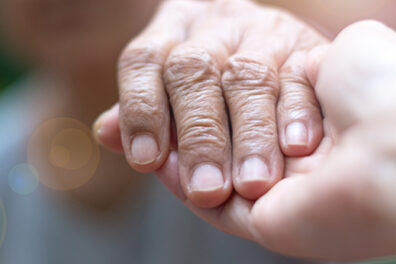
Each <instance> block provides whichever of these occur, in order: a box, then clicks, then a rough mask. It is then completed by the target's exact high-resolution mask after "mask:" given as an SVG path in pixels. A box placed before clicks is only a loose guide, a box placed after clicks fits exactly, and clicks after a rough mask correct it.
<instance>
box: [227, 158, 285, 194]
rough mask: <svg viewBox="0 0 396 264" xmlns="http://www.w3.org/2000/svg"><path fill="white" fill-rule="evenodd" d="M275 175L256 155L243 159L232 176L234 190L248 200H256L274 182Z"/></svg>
mask: <svg viewBox="0 0 396 264" xmlns="http://www.w3.org/2000/svg"><path fill="white" fill-rule="evenodd" d="M276 178H277V177H272V175H271V173H270V171H269V166H268V165H267V164H266V163H265V162H264V161H263V160H262V159H261V158H258V157H251V158H249V159H247V160H245V161H244V162H243V164H242V166H241V168H240V169H239V173H238V175H236V176H235V177H234V187H235V189H236V191H237V192H238V193H239V194H240V195H241V196H242V197H244V198H246V199H248V200H256V199H258V198H260V197H261V196H262V195H264V194H265V193H266V192H267V191H268V190H269V189H271V187H272V186H273V185H274V184H275V181H276Z"/></svg>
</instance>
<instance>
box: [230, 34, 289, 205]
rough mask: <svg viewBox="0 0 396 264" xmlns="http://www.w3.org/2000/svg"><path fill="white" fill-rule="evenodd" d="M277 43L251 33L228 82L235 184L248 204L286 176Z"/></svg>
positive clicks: (232, 61) (235, 58)
mask: <svg viewBox="0 0 396 264" xmlns="http://www.w3.org/2000/svg"><path fill="white" fill-rule="evenodd" d="M274 42H276V43H278V42H279V41H275V40H274V39H267V40H263V39H262V38H258V37H257V34H255V35H254V36H248V35H247V34H246V35H245V38H244V41H243V43H241V46H240V47H239V50H238V51H237V52H236V54H235V55H233V56H232V57H231V58H230V59H229V60H228V62H227V63H226V66H225V68H224V73H223V77H222V85H223V89H224V94H225V98H226V101H227V105H228V108H229V112H230V119H231V122H232V131H233V139H232V142H233V183H234V187H235V189H236V190H237V192H238V193H239V194H240V195H241V196H242V197H245V198H247V199H257V198H258V197H260V196H261V195H263V194H264V193H265V192H267V191H268V190H269V189H270V188H271V187H272V186H273V185H274V184H275V183H276V182H277V181H279V180H280V179H281V178H282V175H283V155H282V153H281V151H280V149H279V144H278V134H277V124H276V111H275V109H276V107H275V105H276V102H277V99H278V93H279V85H278V63H279V61H280V59H279V58H277V56H278V53H277V52H276V50H275V49H273V48H272V47H274V45H271V43H274ZM258 43H259V44H258ZM263 47H264V48H263ZM276 48H278V47H276Z"/></svg>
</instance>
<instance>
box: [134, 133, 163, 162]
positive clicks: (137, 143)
mask: <svg viewBox="0 0 396 264" xmlns="http://www.w3.org/2000/svg"><path fill="white" fill-rule="evenodd" d="M131 154H132V160H133V162H135V163H136V164H140V165H146V164H150V163H152V162H153V161H155V160H156V159H157V156H158V154H159V150H158V145H157V142H156V141H155V139H154V138H153V137H152V136H151V135H138V136H135V137H134V138H133V141H132V146H131Z"/></svg>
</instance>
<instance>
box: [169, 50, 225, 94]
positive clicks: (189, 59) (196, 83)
mask: <svg viewBox="0 0 396 264" xmlns="http://www.w3.org/2000/svg"><path fill="white" fill-rule="evenodd" d="M219 79H220V70H219V67H218V63H217V60H216V58H215V57H214V56H213V55H212V54H210V52H209V51H207V50H206V49H202V48H185V49H178V50H176V51H174V52H172V54H171V55H170V57H169V58H168V60H167V62H166V64H165V70H164V80H165V84H166V86H167V88H168V89H169V90H173V89H174V88H176V89H177V90H179V89H182V90H184V89H186V88H194V87H195V88H202V84H205V86H208V85H211V84H218V82H219Z"/></svg>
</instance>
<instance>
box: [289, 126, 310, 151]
mask: <svg viewBox="0 0 396 264" xmlns="http://www.w3.org/2000/svg"><path fill="white" fill-rule="evenodd" d="M286 143H287V145H289V146H306V145H308V131H307V128H306V126H305V125H304V124H303V123H301V122H294V123H291V124H290V125H288V126H287V128H286Z"/></svg>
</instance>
